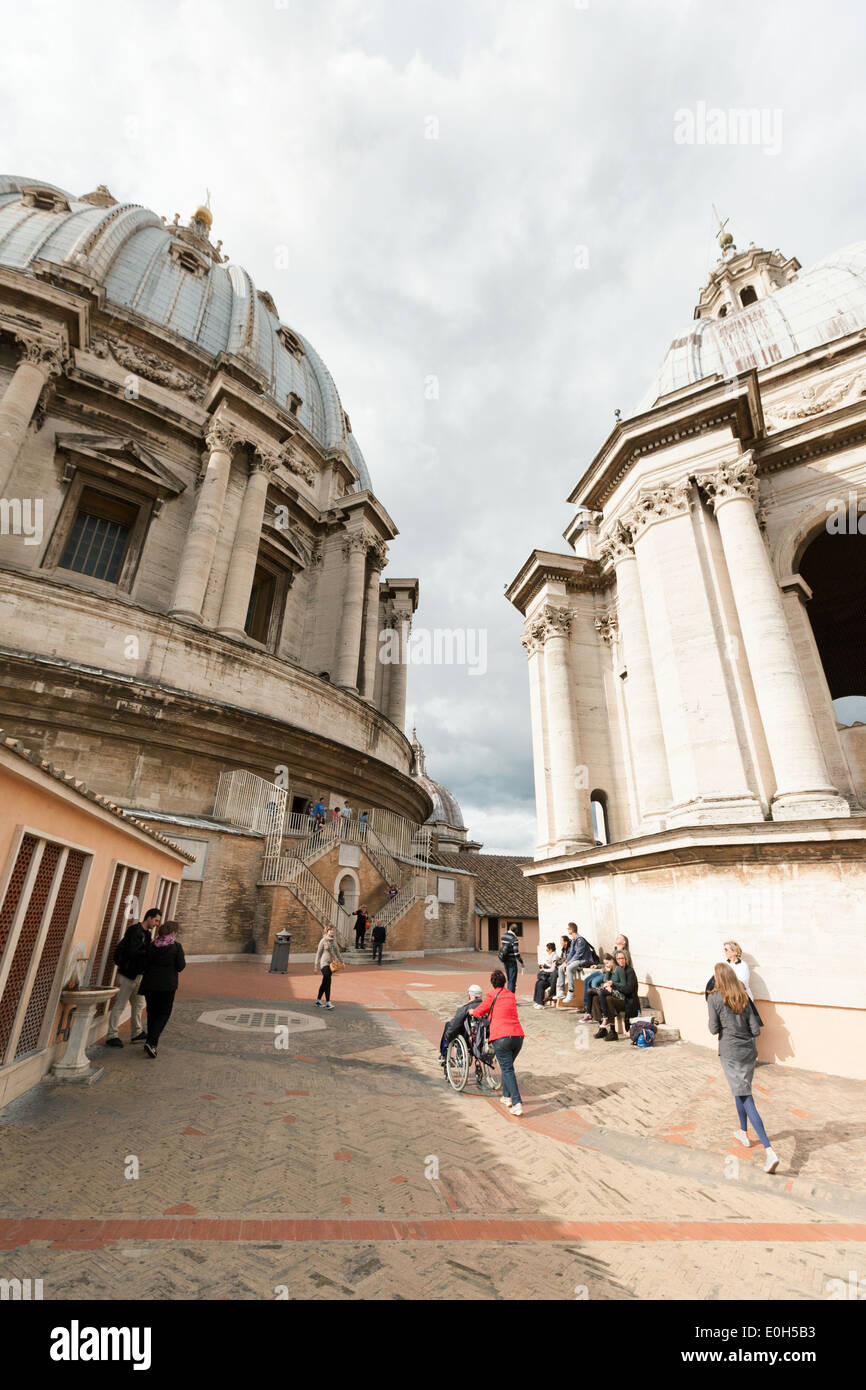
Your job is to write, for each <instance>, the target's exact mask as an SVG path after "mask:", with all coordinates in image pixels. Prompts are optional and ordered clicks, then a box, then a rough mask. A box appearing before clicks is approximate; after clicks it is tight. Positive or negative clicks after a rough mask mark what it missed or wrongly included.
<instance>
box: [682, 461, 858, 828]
mask: <svg viewBox="0 0 866 1390" xmlns="http://www.w3.org/2000/svg"><path fill="white" fill-rule="evenodd" d="M696 481H697V482H698V485H699V486H700V487H701V488H702V489H703V490H704V492H706V494H707V495H708V496H709V498H710V500H711V502H712V505H713V508H714V509H715V513H716V520H717V521H718V525H719V531H720V533H721V538H722V547H723V549H724V552H725V561H726V563H727V569H728V574H729V576H730V581H731V588H732V590H733V593H734V602H735V603H736V606H737V616H738V618H739V621H740V631H741V632H742V635H743V645H744V646H745V649H746V658H747V660H748V663H749V672H750V674H751V677H752V684H753V686H754V689H755V696H756V699H757V701H758V709H759V711H760V715H761V722H762V724H763V726H764V734H765V737H766V739H767V747H768V748H769V750H770V758H771V760H772V764H773V772H774V773H775V778H776V792H775V795H774V797H773V799H772V802H771V812H772V816H773V819H774V820H807V819H811V818H814V817H823V816H847V815H850V807H849V805H848V802H847V801H846V800H845V799H844V797H841V796H839V794H838V791H837V790H836V788H835V787H834V786H833V785H832V782H831V780H830V775H829V773H828V771H827V763H826V759H825V757H824V754H823V751H822V749H821V744H820V742H819V739H818V734H817V731H816V729H815V722H814V720H813V718H812V712H811V709H810V708H809V697H808V695H807V692H806V686H805V682H804V680H803V674H802V671H801V670H800V663H799V661H798V660H797V652H796V649H795V647H794V642H793V639H792V637H791V631H790V628H789V627H788V622H787V619H786V617H785V610H784V606H783V602H782V595H781V593H780V590H779V585H778V583H777V581H776V576H775V575H774V573H773V566H772V564H771V562H770V556H769V553H768V551H767V547H766V545H765V543H764V538H763V536H762V535H761V530H760V527H759V526H758V520H757V517H756V515H755V498H756V496H757V491H758V482H757V470H756V467H755V463H754V460H753V459H752V457H751V455H749V454H744V455H743V456H742V458H740V459H737V460H736V461H735V462H733V463H731V464H725V465H723V466H722V467H720V468H717V469H714V470H713V471H712V472H708V473H705V474H702V475H701V476H700V477H698V478H697V480H696Z"/></svg>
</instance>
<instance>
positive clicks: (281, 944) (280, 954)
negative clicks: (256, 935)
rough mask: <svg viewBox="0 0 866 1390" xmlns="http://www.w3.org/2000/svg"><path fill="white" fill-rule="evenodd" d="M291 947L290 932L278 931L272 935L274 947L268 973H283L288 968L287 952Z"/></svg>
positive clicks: (285, 972) (286, 971)
mask: <svg viewBox="0 0 866 1390" xmlns="http://www.w3.org/2000/svg"><path fill="white" fill-rule="evenodd" d="M291 949H292V933H291V932H288V931H278V932H277V934H276V936H275V937H274V949H273V951H272V953H271V964H270V969H269V970H268V974H269V975H274V974H276V975H285V974H287V973H288V969H289V952H290V950H291Z"/></svg>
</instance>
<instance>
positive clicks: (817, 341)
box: [635, 241, 866, 414]
mask: <svg viewBox="0 0 866 1390" xmlns="http://www.w3.org/2000/svg"><path fill="white" fill-rule="evenodd" d="M792 267H793V269H792ZM796 269H799V266H798V263H797V262H796V261H784V258H782V257H781V256H780V253H778V252H769V253H768V252H761V251H755V250H754V248H750V250H749V251H748V252H743V253H740V254H739V255H734V256H731V257H726V258H724V259H723V260H722V261H721V262H720V263H719V266H718V267H717V269H716V270H715V271H714V272H713V275H712V276H711V279H710V285H709V286H708V287H705V289H704V290H703V291H702V296H701V304H699V305H698V308H697V309H696V310H695V313H696V315H697V316H698V318H697V322H695V323H694V324H691V325H690V326H689V327H688V328H687V329H686V330H685V331H684V332H683V333H681V334H680V335H678V336H677V337H676V338H674V340H673V342H672V343H671V345H670V347H669V348H668V351H667V355H666V357H665V359H664V362H663V363H662V366H661V369H660V371H659V372H658V374H657V375H656V377H655V380H654V381H653V383H652V385H651V386H650V388H649V390H648V391H647V393H646V395H645V396H644V397H643V399H642V400H641V402H640V404H639V405H638V407H637V409H636V411H635V413H636V414H639V413H640V412H641V411H644V410H649V409H651V408H652V407H653V406H654V405H655V404H656V402H657V401H659V400H661V399H662V398H663V397H665V396H668V395H671V394H672V393H673V392H677V391H682V390H683V389H685V388H687V387H689V386H691V385H693V384H695V383H697V382H700V381H706V380H708V379H713V378H722V379H726V380H733V379H734V378H735V377H736V376H738V375H739V374H740V373H741V372H745V371H749V370H751V369H752V368H758V369H759V370H760V369H761V368H763V367H771V366H773V365H774V364H775V363H776V362H783V361H785V360H786V359H787V358H790V357H795V356H797V354H799V353H801V352H807V351H808V350H809V349H810V348H815V347H820V346H821V345H822V344H823V343H829V342H832V341H833V340H834V339H837V338H844V337H846V336H847V335H848V334H849V333H855V332H857V331H859V330H860V329H863V328H866V241H857V242H854V243H853V244H852V245H851V246H846V247H843V249H842V250H840V251H835V252H834V253H833V254H832V255H830V256H827V257H825V259H824V260H822V261H818V263H817V264H816V265H814V266H812V267H811V269H809V270H806V271H803V272H802V274H800V275H799V276H796V278H794V271H795V270H796ZM784 280H787V283H784V282H783V281H784Z"/></svg>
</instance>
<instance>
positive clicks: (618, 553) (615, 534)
mask: <svg viewBox="0 0 866 1390" xmlns="http://www.w3.org/2000/svg"><path fill="white" fill-rule="evenodd" d="M632 555H634V537H633V536H632V533H631V531H630V530H629V529H628V527H627V526H624V525H623V523H622V522H621V521H617V522H616V523H615V524H614V527H613V529H612V530H611V531H610V532H609V533H608V534H607V535H606V536H605V537H604V540H603V541H602V543H601V545H600V546H599V558H600V559H601V562H602V564H605V565H606V564H613V565H618V564H619V562H620V560H627V559H629V557H630V556H632Z"/></svg>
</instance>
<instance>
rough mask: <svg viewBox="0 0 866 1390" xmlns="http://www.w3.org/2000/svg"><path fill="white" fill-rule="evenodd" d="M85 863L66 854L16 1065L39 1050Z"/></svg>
mask: <svg viewBox="0 0 866 1390" xmlns="http://www.w3.org/2000/svg"><path fill="white" fill-rule="evenodd" d="M46 853H47V850H46ZM87 859H88V856H87V855H86V854H84V853H83V852H82V851H81V850H78V849H72V850H70V851H69V857H68V858H67V860H66V866H65V868H64V870H63V878H62V879H61V882H60V889H59V891H58V894H57V899H56V901H55V904H54V910H53V911H52V913H51V921H50V923H49V925H48V932H47V934H46V937H45V941H44V943H43V946H42V955H41V957H40V959H39V965H38V967H37V970H36V975H35V978H34V980H33V988H32V989H31V991H30V1000H29V1002H28V1004H27V1013H26V1014H25V1015H24V1023H23V1025H22V1027H21V1033H20V1035H19V1038H18V1046H17V1048H16V1049H15V1060H16V1061H17V1060H18V1059H19V1058H20V1057H26V1056H27V1055H28V1054H29V1053H31V1052H35V1051H36V1050H37V1048H38V1047H39V1036H40V1034H41V1032H42V1024H43V1022H44V1021H45V1011H46V1009H47V1008H48V1004H49V1001H50V999H51V992H52V990H53V988H54V982H55V977H56V975H57V970H58V967H59V965H60V957H61V954H62V951H63V945H64V942H65V940H66V933H67V931H68V929H69V919H70V917H71V915H72V909H73V907H74V906H75V895H76V893H77V891H78V884H79V881H80V879H81V874H82V872H83V869H84V865H85V864H86V863H87Z"/></svg>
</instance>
